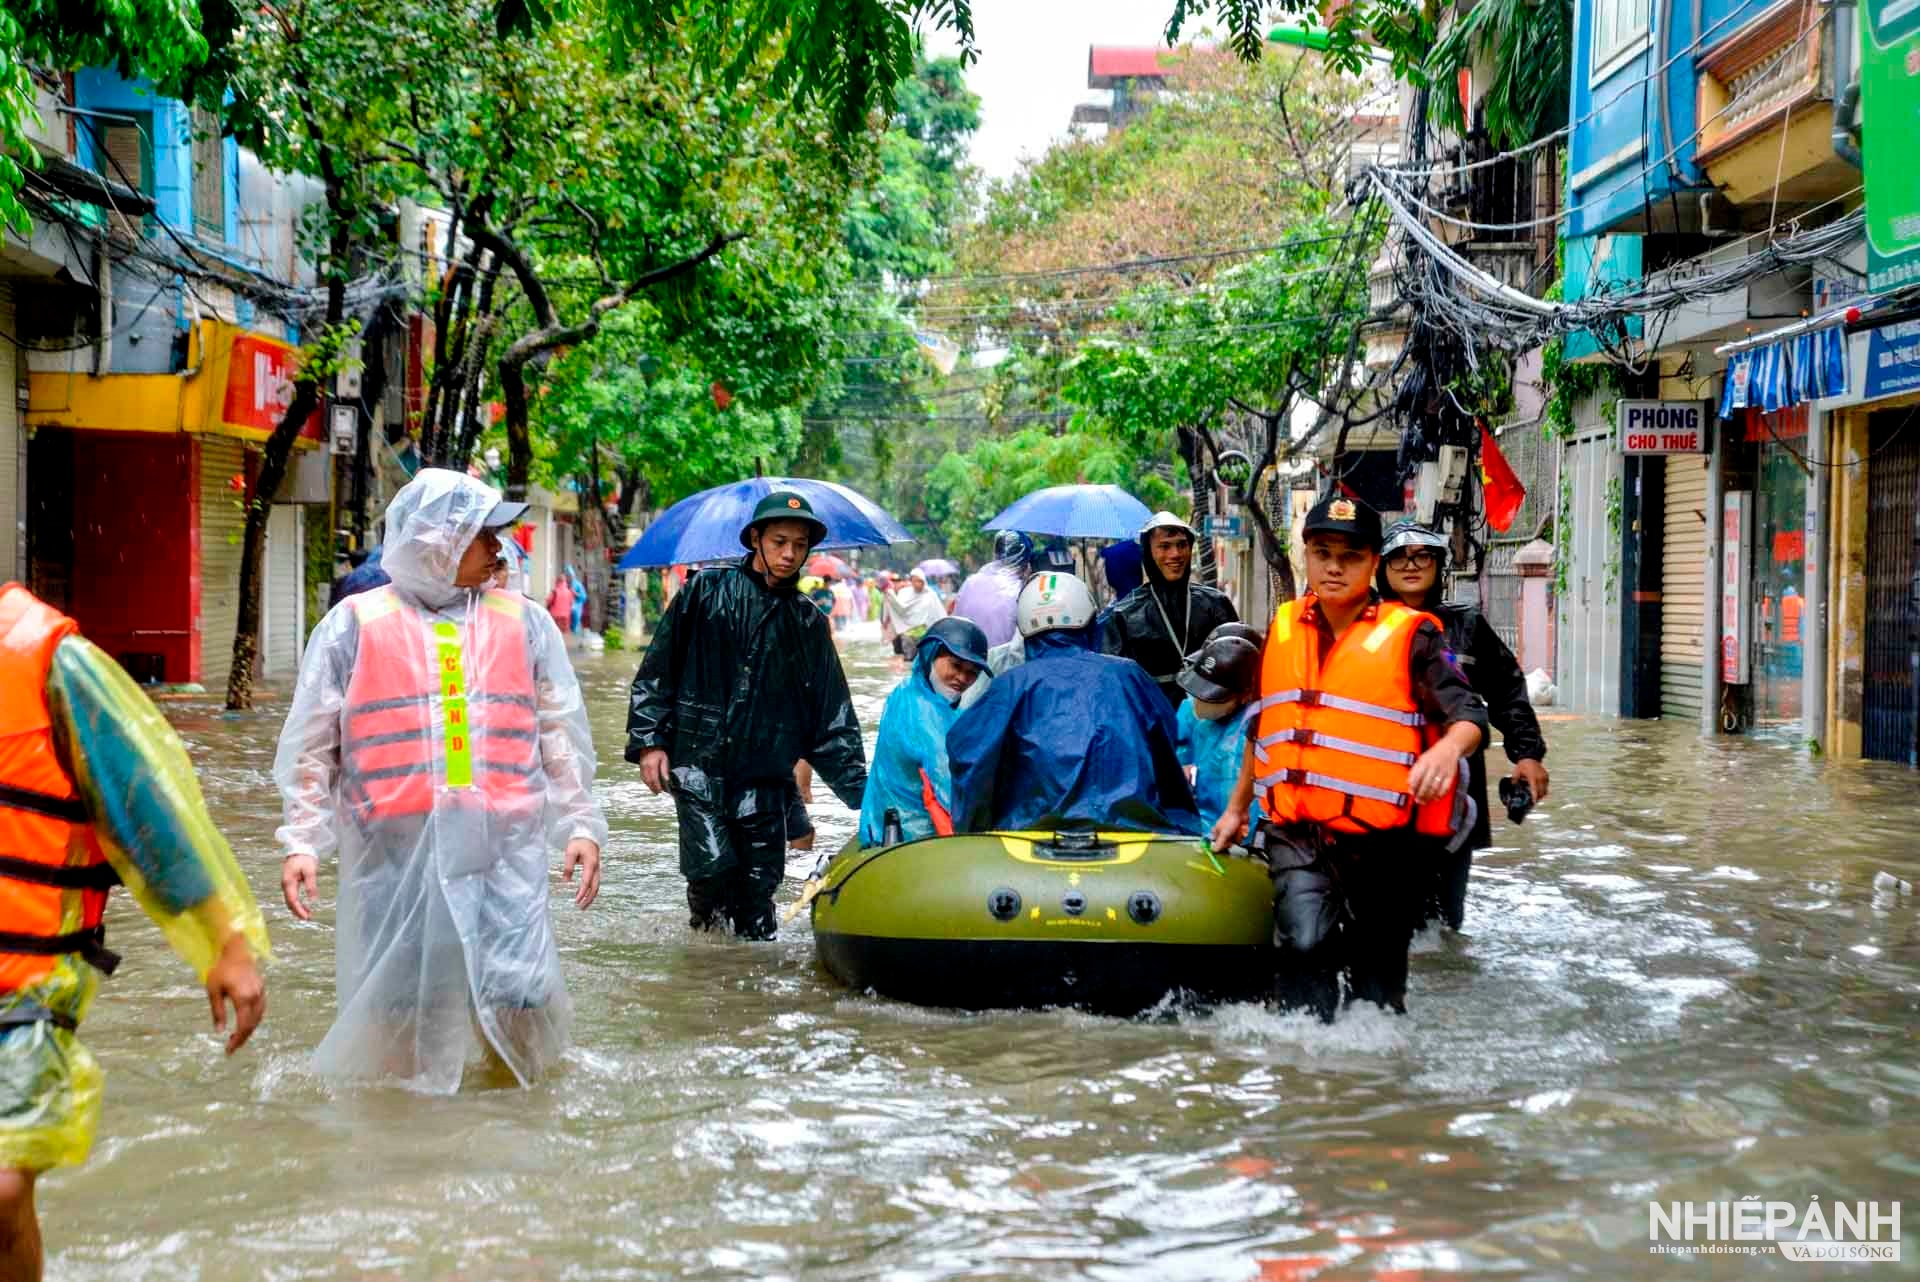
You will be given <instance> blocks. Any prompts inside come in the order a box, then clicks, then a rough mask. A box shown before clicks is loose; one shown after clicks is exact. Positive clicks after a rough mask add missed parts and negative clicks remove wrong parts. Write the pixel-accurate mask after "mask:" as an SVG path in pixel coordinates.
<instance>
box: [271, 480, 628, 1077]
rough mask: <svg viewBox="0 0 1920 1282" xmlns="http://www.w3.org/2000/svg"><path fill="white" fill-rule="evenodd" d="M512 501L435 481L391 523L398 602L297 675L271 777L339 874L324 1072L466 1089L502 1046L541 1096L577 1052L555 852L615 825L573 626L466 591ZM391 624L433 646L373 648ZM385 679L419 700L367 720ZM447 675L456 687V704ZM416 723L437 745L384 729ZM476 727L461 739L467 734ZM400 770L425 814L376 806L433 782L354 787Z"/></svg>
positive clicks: (309, 844) (601, 840) (320, 652)
mask: <svg viewBox="0 0 1920 1282" xmlns="http://www.w3.org/2000/svg"><path fill="white" fill-rule="evenodd" d="M499 499H500V494H499V492H498V491H496V490H494V489H492V488H490V487H489V486H486V485H484V484H482V483H481V482H479V481H477V480H474V479H473V478H471V477H468V476H465V475H463V474H461V473H457V472H452V471H447V470H443V469H436V468H423V469H422V470H421V472H420V474H419V475H418V476H416V477H415V478H414V479H413V480H412V481H411V482H410V483H408V484H407V485H406V486H405V487H403V488H402V489H401V491H400V492H399V493H398V494H396V495H395V496H394V498H393V502H392V504H391V505H390V506H389V507H388V509H387V515H386V523H387V539H386V544H385V547H386V553H385V556H384V557H383V559H382V564H383V565H384V567H385V568H386V571H387V573H388V574H390V575H391V576H392V578H393V583H392V587H391V589H382V590H381V591H382V592H388V591H390V592H391V593H392V596H391V597H390V598H383V597H381V596H379V595H378V594H365V595H362V596H358V597H351V598H349V599H348V600H346V601H343V602H341V603H340V604H339V605H338V606H335V607H334V608H333V609H332V610H330V611H328V613H327V616H326V618H324V619H322V620H321V621H320V625H319V626H318V627H317V628H315V629H314V631H313V636H312V638H311V639H310V640H309V641H308V643H307V653H306V657H305V659H304V660H303V661H302V663H301V665H300V678H299V682H298V683H297V685H296V686H295V687H294V692H293V705H292V707H291V708H290V709H289V710H288V712H287V722H286V726H285V728H284V729H283V730H282V731H281V733H280V747H279V753H278V755H277V756H276V757H275V759H274V767H273V773H274V780H275V782H276V783H278V784H279V786H280V791H281V797H282V802H283V805H284V810H285V822H284V824H283V825H282V826H281V828H280V830H279V833H278V836H279V840H280V844H281V846H282V848H283V849H285V850H286V851H287V852H289V853H291V854H309V855H314V856H317V857H319V858H320V859H322V860H324V859H325V858H326V857H327V856H329V855H337V857H338V860H339V870H340V889H339V906H338V909H337V911H336V913H335V925H334V967H335V970H334V988H335V992H336V994H337V996H338V999H339V1006H340V1009H339V1014H338V1016H337V1017H336V1018H335V1020H334V1023H333V1027H332V1028H331V1029H329V1030H328V1032H327V1035H326V1037H325V1038H324V1039H322V1041H321V1043H320V1046H319V1048H318V1050H316V1051H315V1053H314V1067H315V1068H316V1070H318V1071H319V1072H321V1073H324V1074H327V1075H331V1076H340V1077H355V1078H369V1077H382V1078H397V1079H399V1080H400V1081H402V1082H404V1083H405V1084H406V1085H408V1086H411V1087H413V1088H414V1089H418V1090H426V1091H435V1092H450V1091H453V1090H456V1089H457V1088H458V1087H459V1085H460V1080H461V1077H462V1075H463V1073H464V1070H465V1069H466V1067H467V1065H468V1064H469V1062H471V1061H473V1060H475V1059H477V1058H481V1057H482V1052H483V1050H484V1049H491V1050H492V1051H493V1052H494V1053H496V1054H497V1055H498V1056H499V1058H500V1059H501V1060H503V1061H504V1062H505V1063H506V1065H507V1066H508V1067H509V1068H510V1069H511V1070H512V1071H513V1073H514V1075H515V1076H516V1077H518V1078H519V1080H520V1081H521V1082H522V1083H523V1084H524V1083H530V1082H532V1081H534V1080H535V1079H536V1078H538V1077H539V1076H541V1075H542V1074H543V1073H544V1072H545V1071H547V1070H548V1069H549V1068H551V1067H553V1065H554V1064H555V1062H556V1061H557V1060H558V1059H559V1057H560V1055H561V1054H562V1053H563V1052H564V1050H565V1049H566V1046H567V1041H568V1035H569V1026H570V1024H571V1022H572V1005H571V1002H570V1000H569V999H568V996H567V989H566V983H565V981H564V980H563V978H562V977H561V973H560V954H559V949H558V947H557V945H556V944H555V941H554V934H553V923H552V922H551V920H550V919H549V916H548V908H547V899H548V896H549V894H550V893H551V889H550V876H549V867H550V863H551V852H553V851H556V850H559V849H561V848H562V847H564V846H565V845H566V844H567V843H568V842H569V841H571V840H573V839H574V838H577V837H584V838H588V839H590V840H592V841H594V842H596V843H598V844H599V845H601V846H602V847H604V846H605V845H606V839H607V823H606V820H605V818H603V817H602V815H601V813H600V807H599V805H598V804H597V803H596V802H595V801H594V799H593V774H594V764H595V762H594V752H593V740H592V736H591V733H590V731H589V729H588V726H587V714H586V707H585V704H584V703H583V701H582V700H581V696H580V685H579V682H578V681H577V680H576V679H575V677H574V673H573V667H572V665H571V663H570V662H569V661H568V659H567V654H566V641H565V639H564V638H563V637H562V636H561V634H560V630H559V628H558V627H557V626H555V624H554V621H553V620H552V619H551V618H549V617H548V615H547V613H546V612H545V611H544V610H541V609H539V608H538V607H536V606H534V605H533V604H532V603H531V602H529V601H527V600H526V599H525V598H523V597H519V596H517V595H515V594H512V593H508V592H503V591H492V592H487V591H482V590H479V589H470V588H462V587H458V586H456V585H455V583H454V578H455V576H456V574H457V572H458V568H459V564H460V558H461V555H462V553H464V552H465V550H466V548H467V545H468V544H470V543H471V542H472V541H473V539H474V537H475V536H476V535H477V534H478V533H479V531H480V528H481V524H482V522H483V520H484V519H485V517H486V514H487V512H488V510H489V509H491V508H492V507H493V505H494V504H495V503H496V502H498V501H499ZM369 603H372V604H371V605H370V604H369ZM376 609H377V610H378V611H379V613H378V614H375V613H372V611H373V610H376ZM363 614H364V615H365V616H366V617H365V619H364V621H363ZM483 616H485V617H483ZM395 619H398V620H400V621H402V622H403V623H404V624H405V625H406V626H407V627H411V628H412V629H413V630H414V631H415V632H416V633H417V636H418V646H417V648H415V647H413V646H410V645H407V644H404V643H401V644H390V643H388V642H382V641H376V640H375V639H374V638H376V636H386V637H392V636H395V635H401V634H400V633H396V632H395V630H394V629H393V628H392V626H391V624H392V621H393V620H395ZM376 646H379V647H381V648H380V649H379V652H378V653H377V654H376V653H370V651H372V650H374V649H375V648H376ZM429 656H432V657H433V659H434V662H433V663H432V664H431V666H430V665H429ZM374 664H377V665H381V666H382V667H383V668H384V669H385V675H384V676H383V677H382V680H383V681H385V682H387V683H389V684H404V685H406V686H408V687H410V688H412V687H421V688H423V695H421V696H411V695H410V696H408V697H405V698H391V699H385V700H381V701H378V702H368V703H365V704H362V705H360V706H358V707H350V706H349V702H348V697H349V692H350V690H352V689H353V687H354V683H355V673H356V671H358V670H361V669H363V668H366V667H368V666H369V665H374ZM448 665H452V666H451V667H449V666H448ZM447 672H455V673H458V675H459V683H458V684H456V685H454V686H453V687H452V694H451V695H450V694H449V693H448V689H447V686H446V681H447V680H448V678H446V677H445V676H444V675H442V674H444V673H447ZM523 683H524V684H523ZM450 700H452V701H457V702H458V703H459V705H460V706H458V707H454V706H450ZM419 708H424V716H423V717H422V718H421V722H422V724H424V725H425V726H426V730H425V732H424V734H423V735H422V734H420V733H419V732H404V731H403V732H396V731H393V730H391V729H387V728H385V727H384V726H383V725H382V724H381V722H382V718H383V717H387V716H392V715H394V714H396V713H401V714H405V713H408V712H409V710H412V709H419ZM517 710H524V711H517ZM522 720H524V721H525V722H526V723H527V724H526V727H525V728H524V729H522V728H519V727H520V723H521V721H522ZM461 724H464V725H465V727H466V733H465V735H464V736H458V735H456V734H455V732H454V727H456V726H457V725H461ZM509 727H511V728H509ZM450 749H451V750H450ZM388 752H397V753H405V754H407V755H408V756H410V757H411V758H413V759H416V760H418V761H420V762H421V763H423V764H424V765H425V767H426V773H427V775H428V780H429V783H428V786H429V787H430V789H431V801H430V805H429V807H428V808H427V809H426V811H425V812H424V813H418V812H409V811H407V810H406V808H404V807H401V806H394V807H391V808H390V809H389V810H388V812H387V813H383V812H382V811H381V810H380V809H379V808H377V806H376V805H373V804H370V798H371V796H372V795H374V794H373V793H372V792H370V789H372V788H374V787H375V786H376V785H377V784H378V783H379V781H380V776H381V775H382V774H387V775H391V774H394V773H395V772H396V771H404V773H405V774H407V775H409V776H418V775H419V774H420V773H421V771H420V770H418V769H414V768H411V767H389V768H385V769H367V770H363V771H361V772H360V773H358V774H356V773H355V772H354V770H353V769H352V768H351V767H352V765H353V763H354V761H355V760H356V759H360V760H363V761H364V760H367V759H368V758H370V757H371V755H372V754H374V753H388ZM493 779H504V780H507V781H509V782H511V781H516V780H517V781H521V782H520V783H518V784H516V785H515V786H513V787H511V788H503V787H499V786H496V785H495V784H493V783H491V782H490V781H491V780H493Z"/></svg>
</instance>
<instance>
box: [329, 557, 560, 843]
mask: <svg viewBox="0 0 1920 1282" xmlns="http://www.w3.org/2000/svg"><path fill="white" fill-rule="evenodd" d="M349 600H350V601H351V602H352V605H353V611H354V614H355V616H356V617H357V619H358V620H359V625H360V640H359V645H358V647H357V649H356V650H355V652H354V663H353V676H352V677H351V678H350V679H349V680H348V682H347V705H346V728H345V732H344V734H343V736H342V740H341V755H342V761H343V765H344V786H343V795H344V797H345V800H346V802H347V804H348V806H349V807H350V808H351V809H352V811H353V813H354V815H355V817H356V818H358V819H359V820H360V821H361V822H362V823H363V824H365V823H377V822H379V821H382V820H386V819H393V818H398V817H401V816H407V815H424V814H428V813H430V812H431V811H432V810H433V809H434V806H435V804H436V800H438V799H441V798H444V799H446V800H447V801H449V802H452V803H453V804H463V803H464V802H467V801H471V802H472V803H474V804H483V805H485V806H487V807H488V808H490V809H495V810H500V809H508V810H512V809H533V808H537V807H540V806H543V805H544V804H545V797H544V795H543V793H541V792H538V791H536V790H535V789H534V788H533V786H532V785H533V776H534V774H535V772H536V771H537V770H538V768H539V766H538V763H539V760H540V756H539V746H540V728H539V727H540V723H539V715H538V703H537V702H536V697H535V692H534V687H533V673H532V672H531V670H530V669H529V668H528V665H527V625H526V612H525V606H524V604H523V602H522V598H521V597H519V596H518V595H516V594H515V593H512V592H503V591H492V592H488V593H486V594H485V595H483V596H482V597H481V598H480V605H479V608H477V609H475V610H472V611H470V612H469V614H468V616H467V621H466V623H465V625H464V626H463V625H461V624H456V623H449V622H436V623H429V622H428V621H427V620H425V619H424V618H422V617H421V615H420V613H419V611H417V610H415V609H414V608H413V607H412V606H410V605H408V604H407V603H406V602H404V601H402V600H401V599H400V596H399V594H398V593H396V592H395V591H394V590H393V588H391V587H384V588H379V589H377V590H375V591H372V592H363V593H361V594H360V595H358V596H355V597H350V598H349ZM470 687H471V689H470ZM436 695H437V696H438V697H439V701H440V702H439V707H438V708H437V709H436V708H435V706H434V698H435V696H436Z"/></svg>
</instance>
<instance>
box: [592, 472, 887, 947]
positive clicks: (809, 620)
mask: <svg viewBox="0 0 1920 1282" xmlns="http://www.w3.org/2000/svg"><path fill="white" fill-rule="evenodd" d="M826 532H827V530H826V526H825V525H823V524H822V523H821V522H820V520H819V519H818V518H817V517H815V516H814V514H813V509H812V507H811V506H810V505H809V504H808V503H807V501H806V499H805V498H804V497H803V496H801V495H799V494H793V493H788V492H784V491H775V492H774V493H772V494H769V495H768V496H767V497H766V498H765V499H763V500H761V502H760V505H759V506H758V507H757V508H756V509H755V510H754V514H753V519H752V521H750V522H749V523H748V524H747V527H746V528H745V529H744V530H742V531H741V532H740V542H741V544H742V545H743V546H745V547H746V548H747V549H748V555H747V556H745V557H742V558H741V560H740V562H739V563H738V564H737V565H731V566H726V567H724V568H722V569H717V570H711V571H708V572H706V573H704V574H701V575H698V576H697V577H695V578H693V579H692V580H690V581H689V582H688V583H687V586H686V588H685V589H684V590H682V591H681V593H680V594H679V595H678V596H676V597H675V598H674V599H673V604H672V605H671V606H670V607H669V608H668V610H667V613H666V617H665V618H664V619H662V620H661V621H660V628H659V630H658V631H657V632H656V633H655V634H654V638H653V644H651V645H650V646H648V647H647V655H646V658H644V659H643V660H641V662H640V671H639V672H638V673H637V674H635V676H634V678H633V700H632V705H631V707H630V709H629V711H628V713H627V752H626V756H627V760H628V761H631V762H634V763H635V764H637V765H638V766H639V767H640V774H641V778H642V779H643V780H644V781H645V782H646V785H647V786H648V787H649V788H651V789H652V790H653V791H655V792H660V791H662V790H664V789H668V788H671V789H672V791H673V801H674V807H675V809H676V810H677V811H678V812H679V816H680V871H681V872H682V873H684V874H685V875H686V878H687V907H688V908H689V909H690V910H691V912H692V915H693V919H692V925H693V927H694V928H695V929H696V930H706V929H713V928H716V927H719V926H722V925H731V926H732V928H733V930H734V933H735V934H738V935H740V936H742V937H743V938H747V939H771V938H773V934H774V927H775V920H774V911H773V896H774V892H775V891H776V890H778V889H779V886H780V879H781V877H782V875H783V874H784V873H785V871H786V851H787V831H786V816H787V812H788V809H789V807H790V805H791V804H792V802H793V799H794V795H795V785H794V781H793V767H794V763H795V762H797V761H799V760H800V759H802V758H805V759H806V760H807V761H808V762H810V763H811V764H812V766H813V770H814V773H815V774H816V775H818V776H819V777H820V778H822V779H824V780H825V781H826V782H827V784H828V786H829V787H831V788H832V789H833V791H834V793H835V794H836V795H837V796H838V797H839V798H840V800H842V801H843V802H845V803H846V804H847V805H849V806H851V807H852V808H853V809H855V810H858V809H859V808H860V802H861V798H862V797H863V795H864V794H865V792H866V786H867V758H866V750H865V749H864V748H863V747H862V745H861V742H860V722H859V720H858V719H857V718H856V717H855V716H854V712H853V700H852V698H851V696H850V695H849V694H848V692H847V677H846V673H845V672H844V671H843V670H842V669H841V667H840V659H839V656H838V655H837V654H836V653H835V651H834V646H833V637H832V635H831V633H830V631H829V628H828V624H827V620H826V617H825V616H824V615H822V614H821V613H820V611H819V610H817V609H816V608H814V605H813V603H812V602H810V601H808V600H807V598H806V597H805V596H803V595H801V593H800V591H799V590H798V587H797V583H798V580H799V577H800V570H801V567H802V566H803V565H805V564H806V560H807V553H808V552H809V551H810V550H811V549H812V548H813V547H814V546H815V545H816V544H818V543H819V541H820V540H821V539H822V538H824V537H825V536H826Z"/></svg>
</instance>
